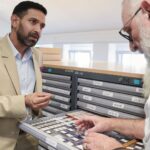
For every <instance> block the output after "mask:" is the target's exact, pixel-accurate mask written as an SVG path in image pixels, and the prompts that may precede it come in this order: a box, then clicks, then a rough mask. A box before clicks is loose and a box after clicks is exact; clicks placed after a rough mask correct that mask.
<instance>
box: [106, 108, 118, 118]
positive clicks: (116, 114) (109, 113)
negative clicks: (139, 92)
mask: <svg viewBox="0 0 150 150" xmlns="http://www.w3.org/2000/svg"><path fill="white" fill-rule="evenodd" d="M108 115H111V116H114V117H119V113H118V112H116V111H112V110H109V111H108Z"/></svg>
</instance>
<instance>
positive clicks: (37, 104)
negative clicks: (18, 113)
mask: <svg viewBox="0 0 150 150" xmlns="http://www.w3.org/2000/svg"><path fill="white" fill-rule="evenodd" d="M52 96H53V95H52V94H50V93H45V92H35V93H33V94H29V95H26V96H25V104H26V105H27V106H29V107H31V108H32V109H40V108H43V107H45V106H47V105H48V104H49V101H50V100H51V98H52Z"/></svg>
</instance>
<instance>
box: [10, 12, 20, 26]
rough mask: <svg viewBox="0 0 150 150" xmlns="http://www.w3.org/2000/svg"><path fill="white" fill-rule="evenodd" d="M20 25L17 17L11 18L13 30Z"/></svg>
mask: <svg viewBox="0 0 150 150" xmlns="http://www.w3.org/2000/svg"><path fill="white" fill-rule="evenodd" d="M18 23H19V17H18V16H16V15H12V16H11V26H12V27H13V28H16V27H17V25H18Z"/></svg>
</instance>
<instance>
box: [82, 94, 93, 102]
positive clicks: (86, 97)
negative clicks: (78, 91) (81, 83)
mask: <svg viewBox="0 0 150 150" xmlns="http://www.w3.org/2000/svg"><path fill="white" fill-rule="evenodd" d="M83 99H85V100H88V101H92V97H91V96H87V95H83Z"/></svg>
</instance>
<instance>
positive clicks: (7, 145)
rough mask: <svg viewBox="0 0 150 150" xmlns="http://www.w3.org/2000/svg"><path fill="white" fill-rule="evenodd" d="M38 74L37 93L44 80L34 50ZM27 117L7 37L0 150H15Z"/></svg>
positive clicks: (0, 82) (2, 56) (1, 57)
mask: <svg viewBox="0 0 150 150" xmlns="http://www.w3.org/2000/svg"><path fill="white" fill-rule="evenodd" d="M32 52H33V63H34V69H35V74H36V85H35V91H41V90H42V89H41V88H42V80H41V73H40V70H39V65H38V61H37V60H38V59H37V58H38V54H37V51H36V50H33V49H32ZM26 115H27V112H26V107H25V102H24V96H22V95H20V87H19V78H18V73H17V67H16V62H15V58H14V56H13V53H12V50H11V47H10V46H9V43H8V40H7V37H6V36H5V37H4V38H3V39H1V40H0V150H13V149H14V147H15V145H16V142H17V138H18V135H19V128H18V123H19V121H20V120H22V119H24V118H25V117H26Z"/></svg>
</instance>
